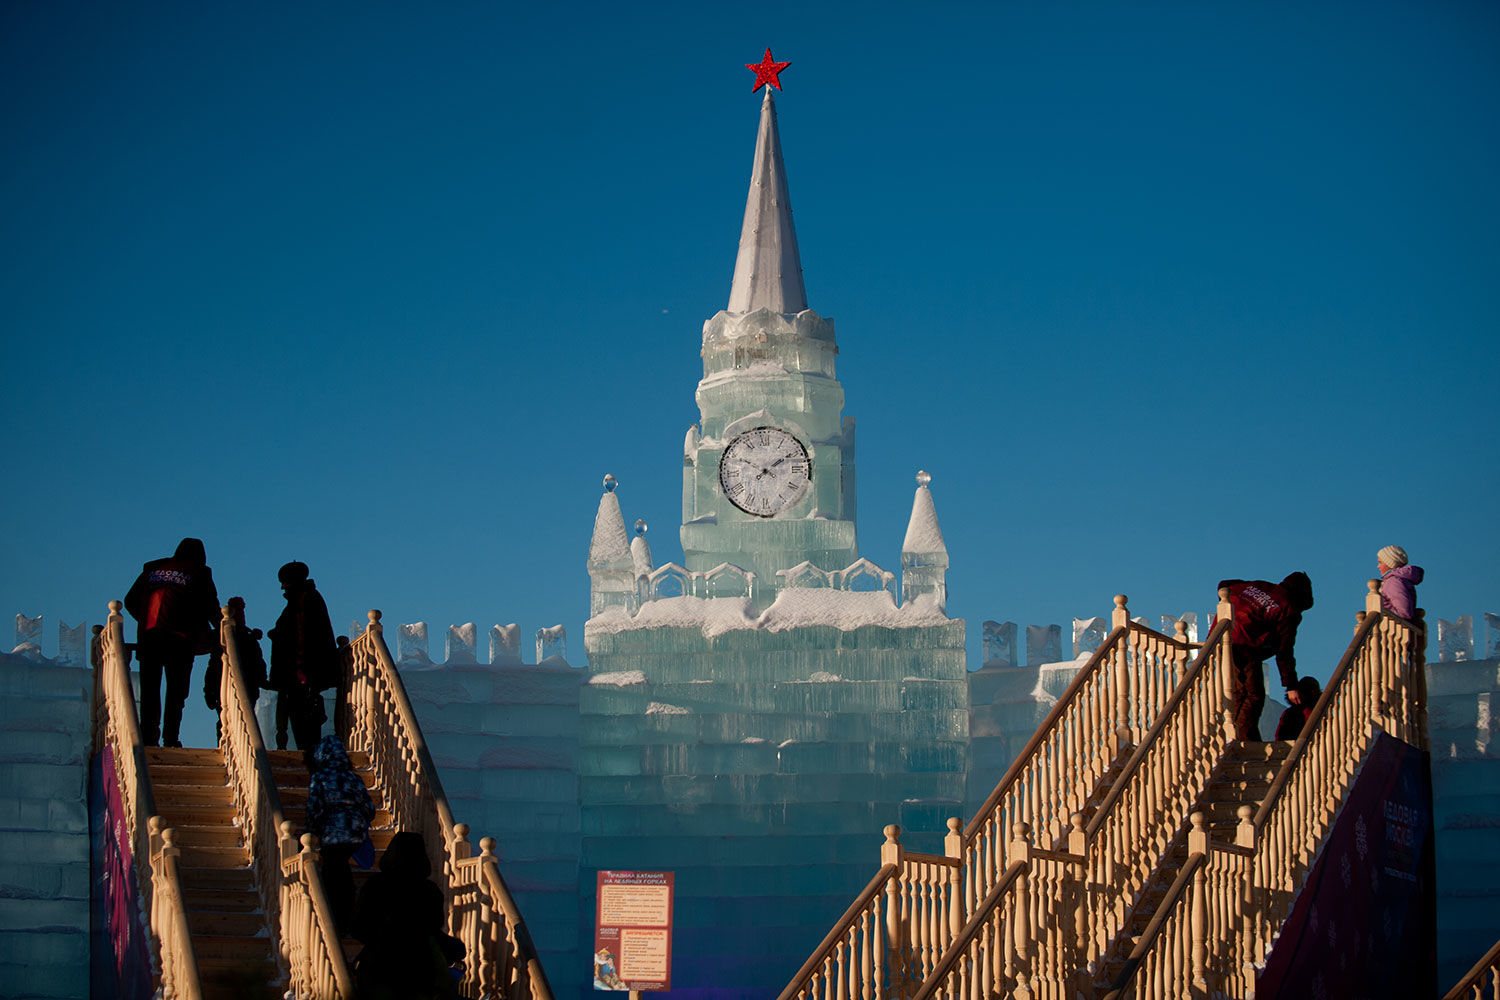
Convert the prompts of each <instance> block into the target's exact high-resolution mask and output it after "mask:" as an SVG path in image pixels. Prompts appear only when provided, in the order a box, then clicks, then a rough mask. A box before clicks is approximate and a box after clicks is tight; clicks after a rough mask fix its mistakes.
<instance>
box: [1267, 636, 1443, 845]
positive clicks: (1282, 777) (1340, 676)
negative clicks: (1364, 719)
mask: <svg viewBox="0 0 1500 1000" xmlns="http://www.w3.org/2000/svg"><path fill="white" fill-rule="evenodd" d="M1386 617H1388V618H1389V619H1390V620H1392V621H1396V622H1401V623H1403V624H1406V625H1411V624H1412V623H1410V622H1407V620H1406V619H1404V618H1398V617H1396V616H1395V615H1390V616H1386V615H1385V614H1384V613H1383V612H1379V611H1376V612H1374V613H1369V614H1366V615H1365V617H1364V618H1363V619H1362V620H1361V621H1360V623H1359V625H1358V626H1357V627H1356V628H1355V630H1354V638H1353V639H1351V640H1350V641H1349V647H1348V648H1347V649H1345V650H1344V655H1343V657H1341V658H1340V659H1339V665H1338V666H1337V667H1336V668H1334V671H1333V676H1331V677H1329V678H1328V685H1327V686H1326V687H1324V688H1323V693H1322V694H1321V695H1319V696H1318V701H1317V704H1315V705H1314V706H1313V710H1312V712H1311V714H1309V715H1308V717H1307V721H1306V722H1305V723H1303V725H1302V732H1300V733H1299V734H1298V735H1297V739H1296V741H1295V742H1293V743H1292V752H1291V753H1290V754H1288V755H1287V759H1286V760H1285V761H1284V762H1283V763H1282V765H1281V767H1280V768H1279V769H1278V770H1277V772H1276V777H1275V778H1274V779H1273V780H1272V782H1271V787H1270V789H1269V790H1268V791H1267V792H1266V798H1265V801H1264V802H1262V803H1261V804H1260V808H1259V809H1257V810H1256V812H1255V818H1254V820H1253V822H1254V824H1255V831H1256V834H1257V835H1259V833H1260V831H1262V830H1264V829H1265V826H1266V822H1267V820H1268V819H1269V818H1270V816H1271V813H1272V811H1273V810H1275V809H1276V807H1277V806H1278V805H1279V804H1280V802H1281V795H1282V792H1283V791H1285V789H1286V787H1287V784H1288V783H1289V782H1290V781H1291V779H1292V772H1294V771H1295V770H1296V769H1297V768H1298V767H1299V766H1300V765H1301V763H1302V760H1303V759H1304V757H1305V756H1306V750H1307V746H1308V743H1309V741H1310V740H1311V739H1312V738H1313V734H1314V733H1315V732H1316V731H1317V729H1318V726H1319V725H1320V724H1321V723H1322V721H1323V717H1324V716H1326V715H1327V714H1328V712H1329V711H1330V706H1332V704H1333V702H1334V699H1335V697H1336V693H1337V692H1338V690H1339V689H1340V688H1342V687H1343V686H1344V681H1345V679H1346V678H1347V677H1348V676H1349V673H1350V671H1352V670H1353V669H1354V664H1355V662H1356V661H1357V660H1358V658H1359V654H1360V652H1361V651H1362V650H1363V648H1364V645H1365V644H1366V643H1367V642H1368V641H1369V635H1370V633H1371V632H1373V631H1374V630H1375V627H1376V625H1378V624H1379V623H1380V621H1381V619H1382V618H1386ZM1416 630H1417V629H1416V628H1415V627H1414V628H1413V631H1414V632H1415V631H1416Z"/></svg>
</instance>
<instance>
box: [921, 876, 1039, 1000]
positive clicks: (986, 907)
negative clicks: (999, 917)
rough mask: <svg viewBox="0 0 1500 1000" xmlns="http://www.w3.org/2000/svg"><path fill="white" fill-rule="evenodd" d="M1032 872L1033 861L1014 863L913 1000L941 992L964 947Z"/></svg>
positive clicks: (980, 905) (923, 982) (975, 912)
mask: <svg viewBox="0 0 1500 1000" xmlns="http://www.w3.org/2000/svg"><path fill="white" fill-rule="evenodd" d="M1030 870H1031V860H1030V859H1027V860H1024V861H1013V862H1011V864H1010V867H1008V868H1007V869H1006V870H1005V874H1004V875H1003V876H1001V878H1000V880H999V881H998V882H996V883H995V884H994V885H993V886H992V887H991V888H990V891H989V892H988V893H986V894H985V897H984V899H983V900H982V901H981V902H980V904H979V906H977V907H976V908H975V909H974V913H973V915H972V916H970V917H969V919H968V920H967V921H966V922H965V923H964V926H963V929H962V930H960V931H959V933H958V936H957V937H955V938H954V939H953V942H952V943H951V944H950V945H949V946H948V948H947V949H946V950H945V951H944V953H943V957H942V958H940V959H939V960H938V963H937V964H936V965H934V966H933V967H932V971H931V972H929V973H928V974H927V978H926V979H924V980H922V985H921V986H919V987H918V988H917V992H916V993H915V994H913V996H912V1000H926V998H928V997H931V996H932V995H933V993H934V992H935V991H936V990H937V988H938V984H940V983H941V982H942V981H943V980H944V979H946V978H948V977H949V976H950V975H951V974H952V972H953V967H954V966H955V965H957V964H958V960H959V959H961V958H962V957H963V956H964V951H965V949H964V948H963V944H964V943H966V942H969V941H972V940H974V938H975V937H976V936H977V935H978V933H979V931H980V929H981V928H982V927H983V926H984V924H985V923H986V921H988V920H989V919H990V915H991V914H992V913H994V911H995V909H996V908H997V907H999V906H1000V903H1001V901H1002V900H1004V899H1005V898H1006V897H1008V896H1009V895H1010V894H1011V893H1012V892H1013V891H1014V890H1015V888H1016V885H1017V884H1018V883H1019V882H1020V880H1021V879H1022V878H1023V877H1024V876H1025V875H1026V873H1027V872H1029V871H1030Z"/></svg>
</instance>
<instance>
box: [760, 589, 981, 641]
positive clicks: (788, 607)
mask: <svg viewBox="0 0 1500 1000" xmlns="http://www.w3.org/2000/svg"><path fill="white" fill-rule="evenodd" d="M922 596H923V597H927V598H929V599H928V600H920V599H919V600H915V601H913V602H912V603H911V604H909V605H907V606H906V607H904V608H898V607H896V602H895V601H893V600H892V599H891V595H890V592H889V591H885V590H874V591H866V592H858V591H847V590H827V589H822V588H817V589H811V588H802V587H796V588H788V589H786V590H783V591H782V592H781V593H780V594H778V595H777V596H776V600H775V601H774V602H773V603H772V604H771V606H770V607H769V608H767V609H766V610H765V612H764V613H763V614H762V615H761V616H760V619H759V621H758V622H756V625H757V627H759V628H764V629H768V630H770V631H772V632H779V631H783V630H785V629H793V628H806V627H809V626H815V625H826V626H831V627H833V628H838V629H843V630H845V631H848V630H851V629H857V628H863V627H864V626H867V625H881V626H885V627H887V628H917V627H921V626H928V625H940V624H944V623H947V622H949V621H952V619H951V618H949V617H948V616H947V615H946V614H945V613H944V612H943V610H942V608H941V607H939V606H938V605H937V604H936V602H935V601H933V600H931V599H930V598H931V595H926V594H924V595H922Z"/></svg>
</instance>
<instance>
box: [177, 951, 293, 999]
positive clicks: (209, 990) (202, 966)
mask: <svg viewBox="0 0 1500 1000" xmlns="http://www.w3.org/2000/svg"><path fill="white" fill-rule="evenodd" d="M198 978H199V979H200V981H201V982H202V984H203V997H204V1000H281V996H282V993H283V992H284V991H285V986H284V984H283V983H282V979H281V972H280V970H279V969H277V967H276V963H275V962H273V961H271V960H270V959H266V960H265V961H245V960H242V959H214V958H204V957H203V956H201V955H200V956H198Z"/></svg>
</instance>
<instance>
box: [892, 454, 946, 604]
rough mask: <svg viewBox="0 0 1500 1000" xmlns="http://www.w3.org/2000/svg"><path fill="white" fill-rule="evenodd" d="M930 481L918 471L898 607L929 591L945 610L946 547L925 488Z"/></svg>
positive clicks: (930, 495)
mask: <svg viewBox="0 0 1500 1000" xmlns="http://www.w3.org/2000/svg"><path fill="white" fill-rule="evenodd" d="M931 482H932V477H931V476H930V475H928V474H927V473H926V472H925V471H919V472H918V473H917V495H916V498H915V499H914V500H913V501H912V505H911V521H910V522H909V523H908V524H907V526H906V540H905V541H904V542H902V543H901V606H902V607H906V606H907V605H908V604H911V603H912V601H914V600H916V599H917V598H919V597H922V596H924V595H927V594H930V595H932V598H931V599H932V601H933V602H934V603H935V604H936V605H937V607H938V610H940V611H946V610H947V605H948V582H947V577H948V546H946V545H944V544H943V529H942V528H940V527H938V519H937V508H936V507H934V506H933V503H932V491H931V490H929V489H928V488H927V486H928V484H929V483H931Z"/></svg>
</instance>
